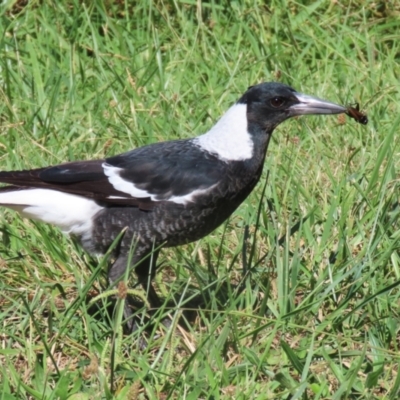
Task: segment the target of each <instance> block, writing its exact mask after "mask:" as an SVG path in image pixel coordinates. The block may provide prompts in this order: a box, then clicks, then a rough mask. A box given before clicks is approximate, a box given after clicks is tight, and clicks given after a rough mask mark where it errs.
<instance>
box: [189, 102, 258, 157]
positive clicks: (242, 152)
mask: <svg viewBox="0 0 400 400" xmlns="http://www.w3.org/2000/svg"><path fill="white" fill-rule="evenodd" d="M193 143H195V144H196V145H198V146H199V147H201V148H202V149H203V150H206V151H208V152H210V153H214V154H217V155H218V157H219V158H220V159H221V160H224V161H240V160H247V159H249V158H251V157H252V156H253V148H254V143H253V140H252V138H251V136H250V134H249V132H248V131H247V105H246V104H235V105H233V106H232V107H231V108H230V109H229V110H228V111H227V112H226V113H225V114H224V115H223V116H222V118H221V119H220V120H219V121H218V122H217V123H216V124H215V125H214V126H213V127H212V128H211V129H210V130H209V131H208V132H207V133H205V134H204V135H201V136H199V137H197V138H195V139H193Z"/></svg>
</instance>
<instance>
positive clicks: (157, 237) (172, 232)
mask: <svg viewBox="0 0 400 400" xmlns="http://www.w3.org/2000/svg"><path fill="white" fill-rule="evenodd" d="M346 110H347V109H346V108H345V107H342V106H340V105H337V104H334V103H331V102H328V101H324V100H321V99H318V98H315V97H311V96H307V95H304V94H301V93H298V92H296V91H295V90H294V89H292V88H291V87H289V86H287V85H284V84H281V83H261V84H258V85H256V86H251V87H250V88H249V89H248V90H247V91H246V92H245V93H244V94H243V96H242V97H241V98H240V99H239V100H238V101H237V102H236V103H235V104H234V105H233V106H232V107H231V108H229V109H228V111H227V112H226V113H225V114H224V115H223V116H222V118H221V119H220V120H219V121H218V122H217V123H216V124H215V125H214V126H213V127H212V128H211V129H210V130H209V131H208V132H207V133H205V134H203V135H201V136H198V137H196V138H192V139H184V140H173V141H168V142H161V143H154V144H150V145H148V146H144V147H141V148H138V149H134V150H131V151H129V152H127V153H123V154H120V155H117V156H114V157H109V158H106V159H103V160H91V161H79V162H69V163H65V164H61V165H56V166H51V167H44V168H39V169H33V170H27V171H12V172H0V182H4V183H7V184H9V186H5V187H2V188H0V205H1V206H4V207H9V208H11V209H14V210H16V211H18V212H20V213H21V214H22V215H23V216H25V217H28V218H32V219H36V220H40V221H43V222H46V223H49V224H53V225H56V226H58V227H60V228H61V229H62V231H64V232H66V233H70V234H72V235H73V236H75V237H77V238H78V239H79V240H80V242H81V244H82V246H83V247H84V248H85V249H86V250H88V251H89V252H92V253H104V252H106V251H107V249H108V248H109V247H110V245H111V244H112V243H113V241H114V240H115V239H116V238H117V237H118V235H119V234H120V233H121V231H122V230H124V229H126V230H125V232H124V234H123V235H122V236H121V239H120V243H119V245H118V246H116V247H115V249H116V250H114V254H113V256H114V260H115V261H114V262H113V264H112V265H111V266H110V269H109V274H108V276H109V280H110V283H111V284H112V283H114V282H116V281H117V280H118V279H119V278H120V277H121V275H122V274H124V272H125V271H126V268H130V267H132V266H136V267H135V272H136V274H137V277H138V281H139V282H140V283H141V284H142V285H143V286H144V287H145V288H146V289H147V290H149V292H148V296H149V301H150V303H151V304H153V305H155V306H157V301H158V299H157V295H156V292H155V291H154V289H153V288H152V287H151V285H148V282H149V279H151V277H152V276H153V275H154V272H155V270H156V264H155V263H156V259H157V255H158V251H159V248H160V247H162V246H165V247H171V246H178V245H182V244H185V243H189V242H193V241H195V240H198V239H200V238H202V237H204V236H205V235H207V234H209V233H210V232H211V231H213V230H214V229H215V228H217V227H218V226H219V225H220V224H221V223H222V222H224V221H225V220H226V219H227V218H228V217H229V216H230V215H231V214H232V213H233V212H234V211H235V210H236V208H237V207H238V206H239V205H240V204H241V203H242V202H243V200H244V199H245V198H246V197H247V196H248V195H249V193H250V192H251V191H252V190H253V188H254V186H255V185H256V184H257V182H258V180H259V179H260V176H261V172H262V169H263V164H264V159H265V155H266V152H267V147H268V143H269V140H270V138H271V134H272V131H273V130H274V129H275V128H276V127H277V126H278V125H279V124H280V123H281V122H283V121H285V120H286V119H288V118H290V117H293V116H298V115H304V114H339V113H345V112H346ZM132 243H135V247H134V255H133V257H131V258H130V257H129V252H130V249H131V246H132ZM154 249H157V250H156V251H155V252H154V254H152V256H151V257H150V256H149V254H150V253H151V252H152V251H153V250H154ZM129 261H130V264H129V265H128V262H129ZM127 314H129V313H127Z"/></svg>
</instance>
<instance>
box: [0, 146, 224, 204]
mask: <svg viewBox="0 0 400 400" xmlns="http://www.w3.org/2000/svg"><path fill="white" fill-rule="evenodd" d="M225 165H226V164H225V163H224V162H222V161H220V160H219V159H218V158H217V157H215V156H213V155H211V154H209V153H206V152H204V151H202V150H201V149H200V148H198V147H197V146H196V145H194V144H193V143H192V141H190V140H178V141H171V142H163V143H155V144H153V145H149V146H145V147H141V148H139V149H135V150H132V151H130V152H128V153H124V154H120V155H118V156H114V157H110V158H107V159H105V160H93V161H78V162H70V163H65V164H60V165H57V166H53V167H47V168H40V169H34V170H28V171H11V172H0V182H4V183H9V184H11V185H14V186H17V187H32V188H45V189H53V190H59V191H62V192H65V193H71V194H76V195H80V196H84V197H87V198H91V199H95V200H98V201H102V202H105V203H108V204H110V205H112V204H113V205H118V204H119V205H131V206H137V207H140V208H142V209H151V208H152V207H153V206H154V204H155V203H157V202H159V201H174V202H177V203H183V202H185V201H190V200H191V195H192V194H194V193H195V192H196V191H199V190H200V191H207V190H208V189H209V188H211V187H213V186H215V185H217V184H218V183H219V182H220V181H221V179H223V177H224V171H225V168H226V167H225Z"/></svg>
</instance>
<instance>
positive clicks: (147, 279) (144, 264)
mask: <svg viewBox="0 0 400 400" xmlns="http://www.w3.org/2000/svg"><path fill="white" fill-rule="evenodd" d="M158 253H159V250H155V251H153V252H152V253H149V255H148V256H147V257H146V258H145V259H144V260H142V261H141V262H140V263H139V264H138V265H137V266H136V268H135V272H136V275H137V277H138V281H139V283H140V284H141V285H142V287H143V289H144V290H145V291H146V294H147V300H148V301H149V303H150V306H151V307H152V308H155V309H157V308H159V307H160V306H161V304H162V302H161V300H160V298H159V297H158V295H157V293H156V291H155V290H154V287H153V285H152V284H151V281H152V279H153V278H154V275H155V274H156V268H157V267H156V262H157V257H158Z"/></svg>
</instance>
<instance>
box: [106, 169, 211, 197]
mask: <svg viewBox="0 0 400 400" xmlns="http://www.w3.org/2000/svg"><path fill="white" fill-rule="evenodd" d="M102 167H103V170H104V174H105V175H106V176H107V177H108V181H109V182H110V184H111V185H112V186H113V187H114V189H116V190H118V191H119V192H122V193H126V194H127V195H129V196H131V197H134V198H137V199H143V198H150V199H151V200H153V201H171V202H173V203H176V204H187V203H190V202H193V201H194V199H195V197H197V196H201V195H203V194H206V193H208V192H209V191H210V190H212V189H213V188H214V187H215V186H216V184H215V185H212V186H209V187H207V188H204V189H196V190H193V191H192V192H190V193H188V194H185V195H183V196H173V195H172V193H164V194H161V195H156V194H153V193H150V192H148V191H147V190H143V189H139V188H137V187H136V186H135V184H134V183H133V182H130V181H127V180H125V179H124V178H122V177H121V174H120V173H121V171H122V170H123V169H122V168H119V167H114V166H113V165H110V164H107V163H103V165H102ZM160 196H161V197H160ZM123 198H127V197H121V196H109V199H123Z"/></svg>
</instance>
